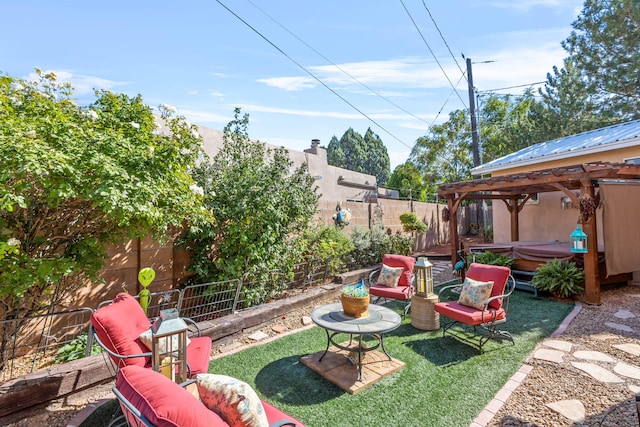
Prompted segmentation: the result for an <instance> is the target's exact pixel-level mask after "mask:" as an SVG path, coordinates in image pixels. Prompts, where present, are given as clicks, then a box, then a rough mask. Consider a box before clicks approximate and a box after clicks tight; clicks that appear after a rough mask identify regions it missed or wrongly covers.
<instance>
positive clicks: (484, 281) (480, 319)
mask: <svg viewBox="0 0 640 427" xmlns="http://www.w3.org/2000/svg"><path fill="white" fill-rule="evenodd" d="M515 283H516V282H515V280H514V278H513V276H512V275H511V269H510V268H509V267H502V266H497V265H487V264H479V263H472V264H471V265H470V266H469V270H468V271H467V275H466V279H465V281H464V282H463V284H462V286H461V285H460V284H455V285H450V286H445V287H443V288H442V289H440V292H439V293H438V296H439V299H440V301H441V302H438V303H436V304H435V305H434V308H435V310H436V312H438V313H440V314H441V315H442V316H445V317H448V318H449V319H451V321H449V322H447V323H445V324H444V325H443V327H442V336H443V337H444V336H445V335H446V334H447V332H449V331H450V329H451V327H452V326H454V325H455V324H456V323H460V324H464V325H467V326H471V327H473V331H474V333H475V335H476V336H478V337H479V342H478V343H477V345H478V348H479V350H480V353H482V346H483V345H484V344H486V342H487V341H489V340H490V339H494V338H506V339H508V340H510V341H511V343H512V344H515V343H514V341H513V337H512V336H511V334H510V333H509V332H507V331H503V330H500V329H498V327H497V326H498V325H499V324H501V323H504V322H506V321H507V309H508V308H509V296H510V295H511V294H512V293H513V290H514V289H515ZM460 286H461V288H460V297H459V298H458V299H457V300H456V301H442V299H443V295H444V291H445V290H447V289H451V288H456V287H460ZM483 331H484V332H483ZM481 332H482V333H481ZM471 342H473V343H475V341H474V340H472V341H471Z"/></svg>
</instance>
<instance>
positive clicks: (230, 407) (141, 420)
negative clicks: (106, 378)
mask: <svg viewBox="0 0 640 427" xmlns="http://www.w3.org/2000/svg"><path fill="white" fill-rule="evenodd" d="M194 382H195V380H189V381H187V382H185V383H183V384H177V383H174V382H173V381H171V380H170V379H169V378H167V377H165V376H164V375H162V374H160V373H157V372H154V371H149V370H148V369H145V368H142V367H140V366H135V365H130V366H125V367H123V368H122V369H121V370H120V375H118V378H117V380H116V385H115V387H113V393H114V394H115V395H116V397H117V399H118V401H119V403H120V407H121V408H122V413H123V414H124V418H125V419H126V420H127V422H128V423H129V425H130V426H136V427H142V426H144V427H154V426H163V427H164V426H169V427H198V426H203V427H205V426H206V427H227V426H229V423H227V422H226V421H225V419H224V418H223V417H224V416H227V419H229V418H228V415H229V411H231V414H232V416H238V415H237V412H242V409H245V412H243V413H242V415H243V416H245V417H247V416H251V415H252V413H251V410H253V409H254V408H255V409H256V410H258V411H260V410H263V411H264V414H265V415H266V418H267V422H268V423H269V427H280V426H282V427H284V426H290V427H304V424H302V423H301V422H300V421H298V420H296V419H295V418H293V417H291V416H290V415H288V414H286V413H284V412H282V411H281V410H279V409H278V408H276V407H275V406H272V405H270V404H269V403H268V402H266V401H264V400H261V399H258V398H257V395H255V392H253V390H250V393H251V396H252V397H254V396H255V398H254V399H245V396H244V395H241V394H236V393H235V390H234V389H233V388H230V389H229V390H220V393H219V394H220V400H218V401H217V403H218V404H217V406H215V407H212V408H211V409H209V408H207V406H206V405H205V403H203V402H205V401H207V402H209V404H210V403H211V401H210V400H206V399H203V400H202V401H201V400H200V399H199V398H200V396H199V395H198V388H197V387H195V384H193V383H194ZM186 387H189V389H190V390H188V389H187V388H186ZM249 400H251V402H250V403H247V402H248V401H249ZM239 402H242V404H243V406H242V407H241V408H238V407H237V406H236V405H238V403H239ZM257 402H259V403H260V404H261V409H257V408H259V405H258V404H257ZM254 403H256V404H254ZM247 408H249V409H250V410H248V411H247ZM220 414H222V416H221V415H220Z"/></svg>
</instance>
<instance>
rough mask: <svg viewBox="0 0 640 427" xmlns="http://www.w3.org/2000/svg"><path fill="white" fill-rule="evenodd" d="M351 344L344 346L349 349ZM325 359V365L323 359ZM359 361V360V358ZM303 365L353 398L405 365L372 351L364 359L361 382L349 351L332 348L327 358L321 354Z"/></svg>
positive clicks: (344, 344) (304, 360) (322, 352)
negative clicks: (352, 395)
mask: <svg viewBox="0 0 640 427" xmlns="http://www.w3.org/2000/svg"><path fill="white" fill-rule="evenodd" d="M348 345H349V341H345V342H344V343H341V344H340V346H341V347H347V346H348ZM323 355H324V358H323V359H322V362H320V358H321V357H322V356H323ZM356 357H357V356H356ZM300 361H301V362H302V364H303V365H305V366H307V367H308V368H309V369H311V370H313V371H314V372H316V373H317V374H319V375H320V376H322V377H323V378H325V379H326V380H328V381H330V382H332V383H333V384H335V385H337V386H338V387H340V388H341V389H342V390H344V391H346V392H347V393H350V394H356V393H359V392H361V391H362V390H364V389H366V388H367V387H369V386H371V385H372V384H374V383H376V382H378V381H380V380H381V379H382V378H384V377H386V376H388V375H391V374H393V373H394V372H397V371H399V370H400V369H402V368H404V365H405V364H404V362H402V361H400V360H397V359H393V358H392V359H391V360H389V358H388V357H387V355H386V354H384V353H382V352H379V351H375V350H374V351H369V352H367V353H365V354H363V355H362V378H361V379H359V376H360V375H359V372H358V365H357V364H354V363H353V362H352V361H351V360H350V359H349V351H348V350H342V349H340V348H338V347H335V346H332V347H330V348H329V349H328V351H327V352H326V354H325V350H322V351H319V352H317V353H314V354H310V355H308V356H304V357H302V358H301V359H300Z"/></svg>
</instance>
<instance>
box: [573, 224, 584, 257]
mask: <svg viewBox="0 0 640 427" xmlns="http://www.w3.org/2000/svg"><path fill="white" fill-rule="evenodd" d="M569 242H570V244H571V252H577V253H585V252H587V235H586V234H584V231H582V227H580V224H578V225H577V226H576V229H575V231H574V232H573V233H571V236H570V238H569Z"/></svg>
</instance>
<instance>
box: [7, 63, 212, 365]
mask: <svg viewBox="0 0 640 427" xmlns="http://www.w3.org/2000/svg"><path fill="white" fill-rule="evenodd" d="M37 75H38V77H39V80H38V81H35V82H33V81H26V80H21V79H17V78H12V77H10V76H8V75H4V74H0V162H1V163H2V168H0V182H1V183H2V185H0V284H1V286H0V320H5V319H17V318H20V317H24V316H27V315H30V314H33V313H38V312H41V311H42V310H43V309H44V308H48V309H53V308H55V306H56V305H59V304H62V303H64V301H65V299H66V298H67V297H69V296H70V295H73V292H74V291H75V290H76V289H78V288H79V287H80V286H84V285H86V284H87V283H89V282H91V281H98V280H99V277H98V272H99V271H100V269H101V268H102V266H103V262H104V259H105V255H106V250H105V247H106V245H108V244H111V243H120V242H123V241H126V239H127V238H131V237H143V236H147V235H151V236H154V237H156V238H159V239H160V238H165V237H166V233H167V231H168V230H169V229H170V228H171V227H172V226H180V225H181V224H182V223H183V222H184V221H185V220H191V221H197V220H199V219H202V218H203V216H202V213H203V211H202V210H201V206H202V204H201V202H202V198H201V195H200V194H199V193H200V190H199V189H197V188H196V187H194V185H195V183H194V181H193V179H192V178H191V176H190V175H189V168H190V167H192V166H193V165H194V164H195V161H196V159H197V158H198V157H200V156H201V154H202V148H201V141H200V138H199V136H198V135H197V133H196V132H195V128H193V127H192V126H190V125H188V124H187V123H186V122H185V121H184V120H183V119H181V118H175V117H172V110H173V109H172V108H171V107H168V106H167V107H166V108H162V109H161V110H162V115H163V118H164V119H165V121H166V123H167V126H168V131H167V133H166V134H164V135H161V134H158V133H157V132H156V131H155V129H156V124H155V118H154V116H153V114H152V111H151V109H150V108H149V107H148V106H146V105H144V104H143V103H142V99H141V97H140V96H137V97H134V98H129V97H127V96H126V95H118V94H113V93H110V92H106V91H102V92H98V93H96V97H97V100H96V101H95V103H93V104H92V105H89V106H88V107H81V106H78V105H76V104H75V103H74V101H73V99H72V94H73V89H72V88H71V86H70V85H68V84H58V83H56V76H55V74H54V73H42V72H41V71H40V70H37ZM194 190H195V191H194ZM2 338H3V342H2V344H3V345H4V342H5V339H6V336H5V335H4V334H3V335H2ZM2 350H3V349H2V348H0V354H3V351H2ZM1 362H2V360H0V364H1Z"/></svg>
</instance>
